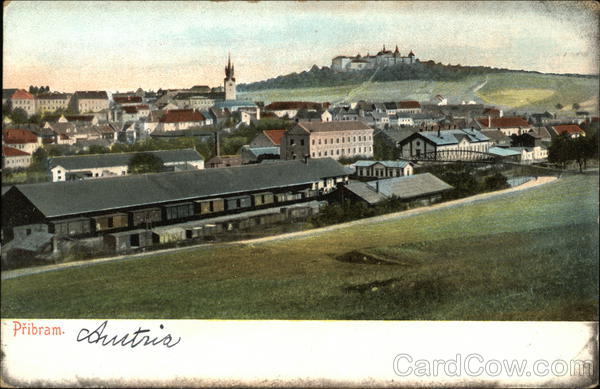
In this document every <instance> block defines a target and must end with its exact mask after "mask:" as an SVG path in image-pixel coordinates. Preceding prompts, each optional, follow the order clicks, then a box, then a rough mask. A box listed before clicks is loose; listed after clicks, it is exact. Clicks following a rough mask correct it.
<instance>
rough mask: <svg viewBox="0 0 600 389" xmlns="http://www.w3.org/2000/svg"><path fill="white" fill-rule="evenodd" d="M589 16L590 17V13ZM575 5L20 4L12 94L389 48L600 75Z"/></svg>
mask: <svg viewBox="0 0 600 389" xmlns="http://www.w3.org/2000/svg"><path fill="white" fill-rule="evenodd" d="M586 6H587V7H586ZM590 7H594V5H593V4H592V3H587V4H581V3H574V2H566V3H544V2H528V3H522V2H470V3H456V2H441V3H438V2H414V3H411V2H385V3H384V2H345V3H344V2H341V3H336V2H278V3H275V2H259V3H246V2H189V1H186V2H137V1H127V2H125V1H117V2H108V1H103V2H75V1H67V2H60V1H40V2H35V1H31V2H29V1H15V2H12V3H11V4H9V5H8V7H5V9H4V13H5V15H4V16H5V17H4V26H3V29H4V34H3V39H4V53H3V54H4V69H3V80H4V84H5V87H25V88H26V87H27V86H29V85H31V84H33V85H50V86H51V87H52V89H54V90H64V91H73V90H76V89H108V90H113V91H114V90H127V89H134V88H137V87H138V86H141V87H143V88H145V89H158V88H159V87H163V88H175V87H188V86H191V85H194V84H208V85H211V86H216V85H220V84H221V83H222V79H223V67H224V66H225V63H226V61H227V53H228V51H231V53H232V59H233V61H234V63H235V66H236V78H237V79H238V82H240V83H245V82H252V81H258V80H262V79H266V78H269V77H275V76H277V75H280V74H287V73H290V72H294V71H297V72H300V71H302V70H306V69H308V68H309V67H310V66H312V65H313V64H317V65H319V66H329V65H330V64H331V58H332V57H334V56H335V55H339V54H352V55H354V54H356V53H358V52H360V53H361V54H366V53H367V52H370V53H371V54H373V53H376V52H377V51H378V50H380V48H381V45H382V44H385V45H386V46H387V47H389V48H392V49H393V48H394V46H395V45H396V44H398V45H399V49H400V51H401V52H402V53H406V52H408V51H409V50H411V49H412V50H413V51H414V52H415V54H416V55H417V57H418V58H420V59H422V60H428V59H433V60H435V61H436V62H438V61H439V62H442V63H452V64H456V63H460V64H463V65H487V66H496V67H507V68H513V69H528V70H538V71H542V72H557V73H587V74H589V73H595V74H597V72H598V69H597V62H596V60H597V51H596V39H597V36H598V28H597V15H598V6H596V7H595V9H596V11H590V9H592V8H590Z"/></svg>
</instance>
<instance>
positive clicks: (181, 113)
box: [159, 109, 205, 123]
mask: <svg viewBox="0 0 600 389" xmlns="http://www.w3.org/2000/svg"><path fill="white" fill-rule="evenodd" d="M204 120H205V118H204V116H203V115H202V114H201V113H200V112H196V111H194V110H192V109H172V110H167V112H165V114H164V115H163V117H161V118H160V120H159V122H161V123H180V122H201V121H204Z"/></svg>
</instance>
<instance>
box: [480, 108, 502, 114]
mask: <svg viewBox="0 0 600 389" xmlns="http://www.w3.org/2000/svg"><path fill="white" fill-rule="evenodd" d="M483 113H489V114H490V115H500V110H499V109H498V108H486V109H484V110H483Z"/></svg>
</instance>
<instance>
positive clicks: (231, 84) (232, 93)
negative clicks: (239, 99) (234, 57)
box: [223, 53, 236, 100]
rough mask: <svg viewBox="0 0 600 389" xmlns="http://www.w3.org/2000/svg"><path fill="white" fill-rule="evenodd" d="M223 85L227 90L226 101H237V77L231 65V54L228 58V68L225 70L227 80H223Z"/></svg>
mask: <svg viewBox="0 0 600 389" xmlns="http://www.w3.org/2000/svg"><path fill="white" fill-rule="evenodd" d="M223 84H224V85H223V86H224V89H225V100H235V99H236V90H235V77H234V69H233V65H232V63H231V53H229V55H228V56H227V67H226V68H225V79H224V80H223Z"/></svg>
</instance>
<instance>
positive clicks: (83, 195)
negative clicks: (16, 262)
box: [15, 158, 347, 217]
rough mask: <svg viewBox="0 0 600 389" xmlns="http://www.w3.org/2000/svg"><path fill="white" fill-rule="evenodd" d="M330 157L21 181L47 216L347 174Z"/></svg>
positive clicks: (167, 200)
mask: <svg viewBox="0 0 600 389" xmlns="http://www.w3.org/2000/svg"><path fill="white" fill-rule="evenodd" d="M346 175H347V173H346V171H345V170H344V167H343V166H342V165H340V164H339V163H338V162H336V161H334V160H333V159H330V158H319V159H309V160H308V161H307V162H306V163H304V162H302V161H280V162H277V163H269V164H257V165H246V166H238V167H230V168H220V169H205V170H194V171H184V172H175V173H171V172H169V173H157V174H141V175H131V176H120V177H114V178H103V179H96V180H81V181H67V182H53V183H41V184H30V185H17V186H16V187H15V188H16V190H18V191H20V192H21V193H22V194H23V195H24V196H26V197H27V198H28V199H29V201H31V203H32V204H34V205H35V206H36V207H37V208H38V209H39V210H40V211H41V212H42V213H43V214H44V215H45V216H46V217H58V216H67V215H77V214H81V213H87V212H96V211H105V210H114V209H119V208H126V207H133V206H146V205H151V204H159V203H167V202H177V201H185V200H191V199H196V198H203V197H211V196H221V195H227V194H235V193H239V192H246V191H258V190H265V189H270V188H281V187H287V186H291V185H299V184H308V183H313V182H315V181H318V180H320V179H323V178H328V177H339V176H346Z"/></svg>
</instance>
